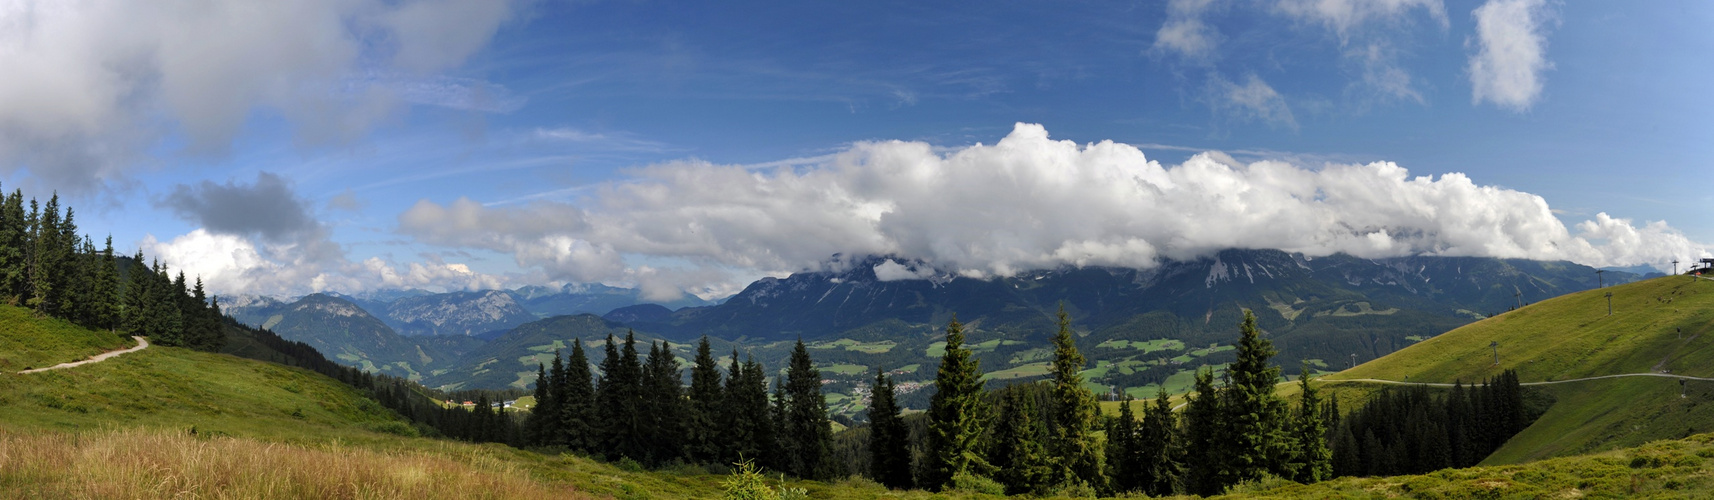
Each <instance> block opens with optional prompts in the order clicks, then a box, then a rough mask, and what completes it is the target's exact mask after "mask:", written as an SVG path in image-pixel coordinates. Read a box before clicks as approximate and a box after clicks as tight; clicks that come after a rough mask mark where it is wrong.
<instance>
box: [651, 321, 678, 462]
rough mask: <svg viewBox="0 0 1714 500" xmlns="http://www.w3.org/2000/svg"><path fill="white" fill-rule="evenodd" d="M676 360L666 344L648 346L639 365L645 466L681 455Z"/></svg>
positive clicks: (674, 458)
mask: <svg viewBox="0 0 1714 500" xmlns="http://www.w3.org/2000/svg"><path fill="white" fill-rule="evenodd" d="M679 380H680V377H679V369H678V358H677V357H675V356H673V353H672V345H671V344H668V343H667V342H666V341H664V340H663V341H661V342H660V343H659V344H656V343H654V342H650V343H649V358H648V361H647V362H645V363H644V364H643V412H644V416H645V418H644V420H643V421H644V425H646V427H645V431H644V435H645V436H647V438H648V458H647V459H646V460H645V462H646V463H650V464H654V465H656V466H659V465H664V464H666V463H668V462H671V461H674V460H678V459H679V458H681V457H683V456H684V440H683V438H684V421H683V418H684V404H683V401H684V391H683V390H682V388H681V386H680V385H679Z"/></svg>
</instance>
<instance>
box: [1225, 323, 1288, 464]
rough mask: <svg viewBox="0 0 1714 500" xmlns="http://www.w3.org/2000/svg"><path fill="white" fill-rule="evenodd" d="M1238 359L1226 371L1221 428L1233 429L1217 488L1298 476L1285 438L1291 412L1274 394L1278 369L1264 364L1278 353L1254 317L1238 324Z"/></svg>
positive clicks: (1278, 373)
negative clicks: (1228, 381) (1270, 477)
mask: <svg viewBox="0 0 1714 500" xmlns="http://www.w3.org/2000/svg"><path fill="white" fill-rule="evenodd" d="M1239 332H1240V336H1239V338H1238V346H1237V347H1238V350H1237V360H1236V361H1233V362H1232V364H1231V365H1230V366H1228V367H1227V368H1226V374H1227V376H1228V377H1230V378H1231V381H1232V383H1231V385H1230V386H1228V387H1227V388H1226V390H1225V391H1222V392H1224V393H1225V394H1226V403H1225V410H1226V411H1225V414H1226V415H1225V423H1226V425H1228V426H1229V427H1230V428H1231V431H1230V432H1229V433H1228V434H1229V435H1228V436H1227V441H1226V444H1227V445H1228V446H1229V450H1230V454H1229V455H1228V456H1226V457H1225V458H1226V460H1227V462H1226V464H1225V466H1224V467H1222V468H1221V470H1222V472H1225V473H1226V475H1224V476H1223V477H1222V478H1221V486H1222V487H1226V486H1231V485H1234V484H1238V483H1240V482H1244V481H1250V480H1255V479H1258V478H1260V477H1261V476H1262V474H1264V473H1273V474H1274V475H1277V476H1280V477H1288V478H1289V477H1296V471H1293V470H1291V469H1290V465H1291V455H1292V454H1293V452H1294V450H1293V447H1292V444H1293V443H1292V441H1291V439H1290V438H1289V436H1288V434H1287V433H1286V421H1287V420H1288V414H1289V411H1288V409H1287V406H1286V404H1285V402H1284V401H1281V400H1280V399H1279V397H1277V396H1275V395H1274V384H1277V383H1279V379H1280V369H1279V368H1278V367H1275V366H1273V365H1271V364H1269V363H1268V360H1269V359H1270V358H1272V357H1273V355H1274V354H1276V351H1275V350H1274V348H1273V342H1271V341H1269V340H1267V339H1264V338H1262V332H1261V330H1260V329H1258V328H1256V316H1255V315H1254V314H1252V313H1250V312H1249V311H1248V310H1246V311H1244V322H1243V323H1242V324H1241V325H1239Z"/></svg>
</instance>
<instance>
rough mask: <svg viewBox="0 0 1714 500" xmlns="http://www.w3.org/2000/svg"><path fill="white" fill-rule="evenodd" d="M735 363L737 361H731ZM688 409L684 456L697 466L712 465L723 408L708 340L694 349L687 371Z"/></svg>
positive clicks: (717, 450) (718, 445)
mask: <svg viewBox="0 0 1714 500" xmlns="http://www.w3.org/2000/svg"><path fill="white" fill-rule="evenodd" d="M733 361H734V362H736V361H737V358H736V357H734V358H733ZM687 396H689V407H688V408H687V411H686V412H685V419H684V420H685V453H686V455H688V456H689V458H690V459H691V460H693V461H696V462H703V463H715V462H717V461H718V460H719V459H720V453H721V438H720V434H721V433H722V432H723V430H724V429H723V426H722V425H721V422H720V411H721V407H722V405H723V402H722V401H721V399H722V396H723V394H722V389H721V383H720V367H719V366H718V365H716V364H715V361H714V352H713V350H712V349H710V348H709V346H708V336H706V335H704V336H703V337H702V342H700V343H698V344H697V345H696V364H695V365H694V366H692V367H691V369H690V390H689V391H688V394H687Z"/></svg>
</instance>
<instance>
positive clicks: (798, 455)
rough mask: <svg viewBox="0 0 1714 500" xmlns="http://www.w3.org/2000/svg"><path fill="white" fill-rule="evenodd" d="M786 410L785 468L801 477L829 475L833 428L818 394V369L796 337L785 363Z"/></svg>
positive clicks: (823, 401) (824, 403) (784, 429)
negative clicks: (788, 358) (786, 458)
mask: <svg viewBox="0 0 1714 500" xmlns="http://www.w3.org/2000/svg"><path fill="white" fill-rule="evenodd" d="M785 394H786V404H787V407H786V413H785V417H786V419H785V421H784V422H783V423H782V424H781V428H782V430H783V431H784V434H783V435H782V437H784V439H782V441H783V442H784V443H785V446H782V447H781V448H782V449H784V450H785V451H786V452H787V453H789V454H790V457H789V461H788V462H787V464H788V465H787V471H788V472H790V473H792V474H794V475H796V476H798V477H803V478H812V479H828V478H829V477H831V475H832V474H831V472H832V470H831V469H830V468H829V466H830V465H831V464H830V463H829V461H830V460H831V458H832V454H833V428H832V426H831V424H829V423H828V420H827V400H826V399H825V398H824V397H823V396H822V395H821V371H820V370H817V369H815V362H814V361H813V360H811V359H810V357H809V349H807V348H806V347H805V346H804V345H803V339H798V341H797V345H796V346H795V347H793V348H792V357H791V364H790V365H788V366H787V367H786V392H785Z"/></svg>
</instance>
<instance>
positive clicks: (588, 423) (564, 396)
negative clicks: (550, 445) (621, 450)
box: [553, 339, 596, 451]
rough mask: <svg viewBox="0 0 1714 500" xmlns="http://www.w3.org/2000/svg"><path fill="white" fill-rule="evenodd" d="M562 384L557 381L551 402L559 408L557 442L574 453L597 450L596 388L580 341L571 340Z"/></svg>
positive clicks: (587, 358)
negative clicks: (569, 355) (595, 426)
mask: <svg viewBox="0 0 1714 500" xmlns="http://www.w3.org/2000/svg"><path fill="white" fill-rule="evenodd" d="M563 379H564V380H563V381H556V382H555V386H554V396H553V397H554V401H555V404H557V405H558V406H559V408H558V409H559V423H558V429H557V430H558V431H559V433H560V435H559V437H558V438H556V439H557V440H558V441H559V442H561V443H564V444H565V446H566V447H568V448H571V449H573V450H584V451H591V450H594V449H595V447H596V442H595V430H594V423H593V422H592V420H593V419H594V418H595V416H594V414H593V411H594V408H595V385H594V383H593V382H592V381H591V376H590V373H589V356H588V355H587V354H584V352H583V341H582V340H579V339H571V359H568V360H566V362H565V375H564V377H563Z"/></svg>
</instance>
